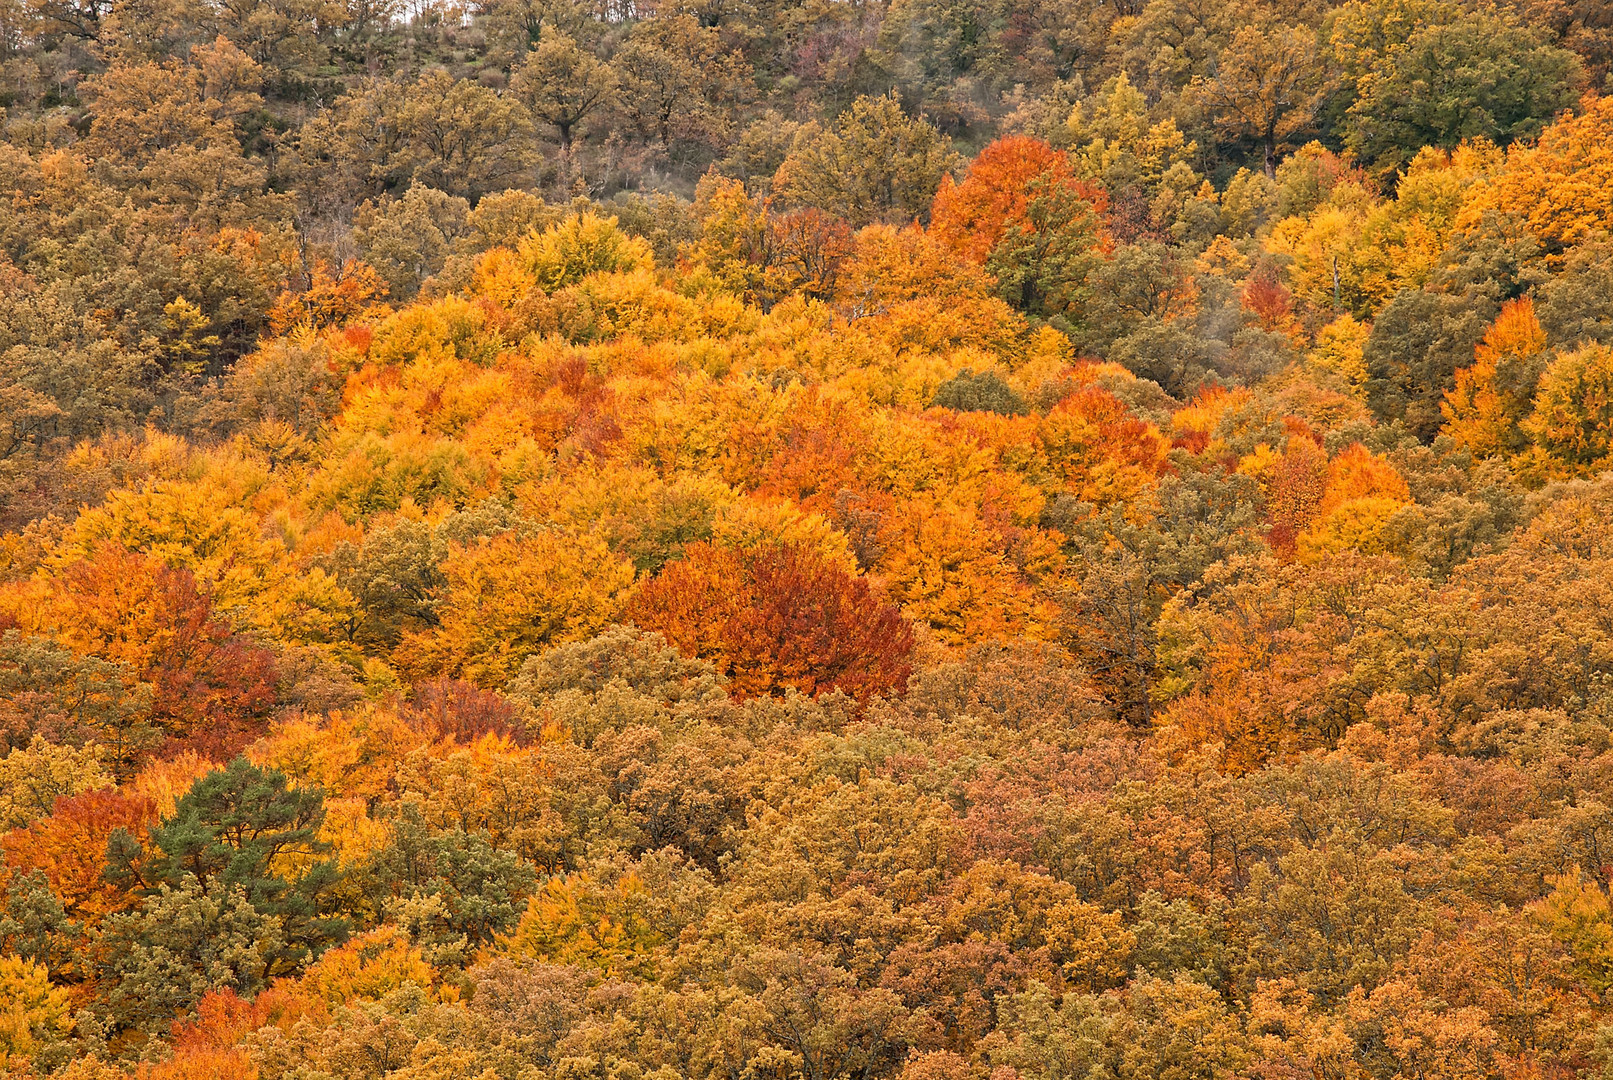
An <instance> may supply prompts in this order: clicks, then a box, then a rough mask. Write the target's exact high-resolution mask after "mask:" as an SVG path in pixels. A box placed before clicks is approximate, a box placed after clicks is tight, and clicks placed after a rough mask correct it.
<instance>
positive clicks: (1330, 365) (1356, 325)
mask: <svg viewBox="0 0 1613 1080" xmlns="http://www.w3.org/2000/svg"><path fill="white" fill-rule="evenodd" d="M1371 332H1372V327H1371V326H1369V325H1367V324H1366V323H1363V322H1360V321H1358V320H1357V319H1356V318H1355V316H1353V315H1351V314H1350V313H1348V312H1345V313H1344V314H1343V315H1340V316H1339V317H1338V318H1336V319H1334V320H1333V321H1332V322H1330V323H1328V324H1327V325H1326V326H1324V327H1322V328H1321V329H1320V330H1318V331H1317V332H1316V344H1315V346H1314V347H1312V349H1311V351H1310V359H1311V360H1312V361H1313V362H1314V363H1316V364H1318V365H1320V366H1321V367H1324V368H1327V369H1328V370H1329V371H1336V372H1338V373H1339V374H1340V375H1342V376H1344V378H1345V379H1346V380H1347V381H1348V382H1349V384H1350V385H1351V386H1355V387H1359V386H1361V385H1363V384H1364V383H1365V382H1366V381H1367V361H1366V355H1365V354H1366V344H1367V337H1368V335H1370V334H1371Z"/></svg>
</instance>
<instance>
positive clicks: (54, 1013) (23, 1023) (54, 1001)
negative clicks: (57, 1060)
mask: <svg viewBox="0 0 1613 1080" xmlns="http://www.w3.org/2000/svg"><path fill="white" fill-rule="evenodd" d="M69 1004H70V998H69V997H68V993H67V991H66V990H64V989H62V988H61V987H58V986H52V985H51V981H50V975H49V974H48V973H47V972H46V971H45V969H44V967H43V966H42V965H40V964H36V963H34V962H33V961H31V960H24V959H22V958H20V957H16V956H0V1061H4V1060H6V1059H8V1058H13V1057H22V1058H27V1057H30V1056H31V1055H33V1054H34V1053H35V1052H37V1051H38V1050H40V1049H41V1048H43V1047H45V1046H47V1045H49V1044H50V1043H53V1042H56V1041H58V1040H60V1039H63V1038H66V1036H67V1033H68V1032H69V1031H70V1030H71V1029H72V1026H73V1020H72V1017H71V1016H70V1015H69V1013H68V1006H69Z"/></svg>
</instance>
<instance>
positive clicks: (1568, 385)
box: [1523, 342, 1613, 475]
mask: <svg viewBox="0 0 1613 1080" xmlns="http://www.w3.org/2000/svg"><path fill="white" fill-rule="evenodd" d="M1523 429H1524V431H1525V432H1527V433H1528V434H1529V435H1531V436H1532V437H1533V438H1534V440H1535V444H1536V446H1537V447H1538V448H1539V450H1540V451H1541V452H1542V453H1544V454H1545V456H1546V458H1547V461H1548V462H1549V467H1550V468H1551V469H1554V470H1561V471H1563V472H1565V473H1566V474H1567V475H1576V474H1583V473H1587V472H1593V471H1595V470H1597V469H1599V468H1601V467H1602V466H1603V465H1604V464H1605V463H1606V461H1607V458H1608V455H1609V454H1613V346H1608V345H1601V344H1595V343H1590V342H1587V343H1586V344H1584V345H1581V346H1580V347H1579V348H1577V349H1573V350H1571V351H1569V352H1566V353H1562V354H1560V355H1558V356H1556V357H1555V358H1553V359H1552V361H1551V362H1550V364H1548V365H1547V367H1546V370H1545V372H1544V374H1542V375H1541V377H1540V388H1539V391H1538V392H1537V393H1536V394H1535V408H1534V412H1533V413H1531V414H1530V416H1529V417H1528V419H1526V420H1525V421H1524V423H1523Z"/></svg>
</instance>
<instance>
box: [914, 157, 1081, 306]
mask: <svg viewBox="0 0 1613 1080" xmlns="http://www.w3.org/2000/svg"><path fill="white" fill-rule="evenodd" d="M1105 207H1106V200H1105V198H1104V195H1103V192H1102V190H1101V189H1099V188H1096V187H1094V186H1092V185H1091V184H1087V183H1083V182H1081V181H1078V180H1076V179H1075V177H1074V175H1073V174H1072V173H1071V171H1070V166H1069V162H1068V160H1067V159H1066V158H1065V156H1064V155H1063V154H1061V153H1059V152H1058V151H1056V150H1054V149H1053V148H1052V147H1050V146H1048V145H1047V144H1046V143H1043V142H1040V141H1038V140H1035V139H1029V138H1025V137H1023V136H1011V137H1009V138H1005V139H999V140H997V141H996V142H994V143H992V144H991V145H989V146H987V147H986V148H985V149H984V150H982V151H981V152H980V156H979V157H977V158H975V160H974V161H973V162H971V163H970V165H969V171H968V173H967V174H966V175H965V177H964V179H963V182H962V183H959V184H954V183H953V182H952V178H951V177H950V176H948V177H943V178H942V181H941V188H940V190H939V191H937V192H936V195H935V201H934V203H933V205H932V206H931V210H930V221H931V225H930V230H931V232H932V233H934V234H936V235H937V236H939V237H940V238H941V239H942V241H943V242H944V243H947V244H948V245H949V246H950V247H952V249H953V250H954V251H956V252H958V254H959V255H961V256H962V257H963V258H965V259H967V260H969V261H970V262H973V263H975V264H977V265H984V266H985V268H986V269H987V270H988V271H990V272H991V273H992V275H993V276H995V277H996V279H997V287H998V292H999V295H1001V296H1002V297H1003V299H1004V300H1007V301H1008V302H1009V303H1011V304H1013V305H1014V306H1015V307H1018V308H1019V309H1020V310H1022V311H1027V312H1032V313H1035V314H1039V315H1051V314H1072V313H1073V312H1075V311H1076V310H1078V309H1079V308H1080V306H1081V304H1082V302H1083V300H1084V299H1085V297H1086V294H1087V292H1088V288H1089V286H1088V282H1087V279H1088V276H1089V275H1090V274H1091V272H1092V271H1093V270H1094V269H1095V267H1096V266H1097V265H1098V262H1099V260H1100V257H1101V256H1100V252H1101V248H1102V239H1103V238H1102V232H1101V229H1100V226H1099V219H1100V216H1101V215H1102V213H1103V211H1104V209H1105Z"/></svg>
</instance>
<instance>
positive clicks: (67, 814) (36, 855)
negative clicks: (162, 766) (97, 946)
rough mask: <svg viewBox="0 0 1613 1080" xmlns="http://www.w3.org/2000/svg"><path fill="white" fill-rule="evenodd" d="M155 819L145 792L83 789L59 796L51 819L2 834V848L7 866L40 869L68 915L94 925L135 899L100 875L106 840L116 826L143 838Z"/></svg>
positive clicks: (0, 846) (116, 829)
mask: <svg viewBox="0 0 1613 1080" xmlns="http://www.w3.org/2000/svg"><path fill="white" fill-rule="evenodd" d="M156 817H157V808H156V804H155V803H154V802H152V801H151V800H150V799H148V798H146V797H144V796H140V795H125V794H122V793H120V792H116V791H110V790H108V791H87V792H85V793H84V794H82V795H75V796H73V797H71V798H65V797H64V798H59V799H57V800H56V806H55V810H54V812H53V813H52V814H51V816H50V817H48V818H44V819H42V820H40V821H35V822H33V823H31V824H30V825H28V826H27V827H26V828H23V829H15V830H13V831H11V832H9V833H7V834H6V835H5V836H3V837H0V850H4V851H5V855H6V864H7V865H8V866H9V867H10V869H11V870H13V871H15V872H19V873H26V872H28V871H31V870H38V871H41V872H42V873H43V874H44V875H45V878H46V880H48V881H49V882H50V887H51V891H52V892H54V893H55V894H56V896H57V897H58V898H59V899H60V900H61V901H62V907H63V908H64V909H66V911H67V913H68V914H69V915H70V916H72V917H73V918H75V919H79V920H83V921H85V922H89V923H94V922H97V921H99V920H100V919H101V917H102V916H104V915H107V914H108V913H110V912H114V911H121V910H123V909H124V908H127V907H129V906H131V905H132V904H134V903H135V902H136V901H137V899H138V898H137V897H135V896H133V895H132V894H130V893H129V892H128V891H126V890H125V889H124V888H123V887H121V886H119V885H115V884H113V883H112V882H109V881H107V880H106V878H104V877H103V876H102V873H101V871H102V869H103V868H104V866H105V865H106V845H107V840H108V839H109V838H110V837H111V836H112V834H113V833H115V832H117V831H118V830H120V829H121V830H123V831H125V832H127V833H129V835H131V836H132V837H134V838H135V839H136V840H139V839H142V838H143V837H144V836H145V833H146V829H147V827H148V826H150V825H151V824H152V823H153V822H154V821H155V820H156Z"/></svg>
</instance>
